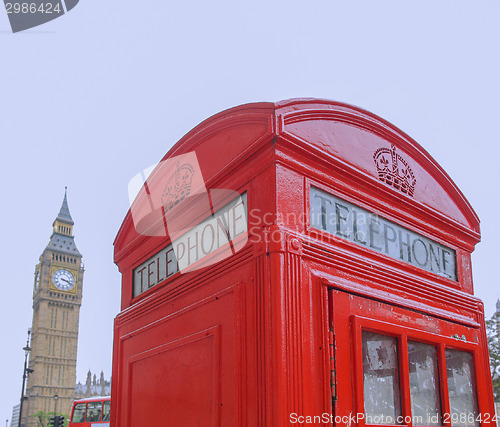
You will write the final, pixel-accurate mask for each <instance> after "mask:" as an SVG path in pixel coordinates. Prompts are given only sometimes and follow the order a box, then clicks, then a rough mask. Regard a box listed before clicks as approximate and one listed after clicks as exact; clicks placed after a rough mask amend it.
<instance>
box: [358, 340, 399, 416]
mask: <svg viewBox="0 0 500 427" xmlns="http://www.w3.org/2000/svg"><path fill="white" fill-rule="evenodd" d="M362 341H363V392H364V399H365V422H366V424H396V420H397V418H398V417H400V416H401V397H400V390H399V369H398V349H397V343H398V341H397V339H396V338H393V337H389V336H386V335H380V334H376V333H373V332H366V331H363V335H362Z"/></svg>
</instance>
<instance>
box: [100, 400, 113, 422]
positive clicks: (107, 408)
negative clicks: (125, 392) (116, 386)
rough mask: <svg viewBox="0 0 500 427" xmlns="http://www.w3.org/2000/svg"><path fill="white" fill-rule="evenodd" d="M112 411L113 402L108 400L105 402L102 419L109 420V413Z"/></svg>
mask: <svg viewBox="0 0 500 427" xmlns="http://www.w3.org/2000/svg"><path fill="white" fill-rule="evenodd" d="M110 412H111V402H110V401H109V400H107V401H106V402H104V405H103V408H102V420H103V421H109V414H110Z"/></svg>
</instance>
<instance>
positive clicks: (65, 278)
mask: <svg viewBox="0 0 500 427" xmlns="http://www.w3.org/2000/svg"><path fill="white" fill-rule="evenodd" d="M73 224H74V223H73V219H72V218H71V214H70V212H69V208H68V200H67V196H66V192H65V193H64V200H63V203H62V206H61V209H60V211H59V214H58V215H57V217H56V219H55V220H54V222H53V224H52V226H53V231H52V235H51V236H50V241H49V244H48V245H47V247H46V248H45V249H44V251H43V253H42V255H41V256H40V259H39V263H38V264H37V265H36V267H35V279H34V284H33V325H32V328H31V330H32V338H31V348H32V350H31V354H30V363H29V368H30V369H33V373H31V374H30V375H29V379H28V385H27V388H26V396H27V401H26V402H25V405H24V408H25V411H24V410H23V418H22V421H23V424H25V425H26V426H38V425H39V424H38V420H37V419H36V417H34V415H35V414H37V413H39V412H46V413H48V412H52V411H55V412H58V413H62V414H69V411H70V408H71V404H72V402H73V399H74V394H75V383H76V353H77V344H78V325H79V318H80V306H81V303H82V284H83V271H84V270H83V265H82V262H81V261H82V255H81V254H80V252H79V251H78V249H77V247H76V245H75V241H74V237H73Z"/></svg>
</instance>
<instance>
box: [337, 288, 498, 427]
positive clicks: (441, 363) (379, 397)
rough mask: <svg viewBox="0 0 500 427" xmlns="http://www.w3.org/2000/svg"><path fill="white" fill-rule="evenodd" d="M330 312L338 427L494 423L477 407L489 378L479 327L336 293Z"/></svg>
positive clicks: (451, 426) (484, 398) (483, 398)
mask: <svg viewBox="0 0 500 427" xmlns="http://www.w3.org/2000/svg"><path fill="white" fill-rule="evenodd" d="M329 307H330V323H331V324H330V329H331V330H332V329H333V333H334V342H335V355H334V367H333V368H332V369H333V370H334V372H335V377H336V381H335V390H333V391H332V394H333V399H334V415H335V420H336V421H337V423H336V424H337V425H344V426H345V425H351V424H357V425H358V426H360V427H364V426H369V425H377V426H380V425H406V426H445V427H473V426H479V425H481V424H489V423H490V421H493V419H492V418H493V416H494V414H488V413H487V408H486V407H484V408H483V407H482V406H484V405H485V403H483V402H487V391H486V390H487V388H486V382H485V378H486V375H489V372H487V371H486V370H485V369H484V366H482V364H481V362H480V361H481V360H484V358H483V357H482V355H480V348H479V345H478V342H479V341H480V340H479V337H480V329H479V325H477V326H476V325H473V324H472V323H474V322H472V321H471V324H470V325H466V324H463V323H462V324H461V323H458V322H454V321H453V320H451V319H447V320H445V319H444V318H438V317H436V316H432V315H430V314H426V313H421V312H419V311H417V310H413V309H409V308H404V307H401V306H397V305H392V304H389V303H387V302H382V301H379V300H376V299H371V298H369V297H366V296H359V295H354V294H350V293H348V292H344V291H340V290H334V289H332V290H330V291H329ZM351 391H352V393H351ZM345 421H347V424H346V423H345Z"/></svg>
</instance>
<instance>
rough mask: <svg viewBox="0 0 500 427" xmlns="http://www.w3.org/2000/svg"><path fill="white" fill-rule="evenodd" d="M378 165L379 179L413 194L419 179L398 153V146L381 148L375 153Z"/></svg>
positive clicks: (374, 158)
mask: <svg viewBox="0 0 500 427" xmlns="http://www.w3.org/2000/svg"><path fill="white" fill-rule="evenodd" d="M373 160H374V161H375V166H377V172H378V179H380V181H382V182H385V183H386V184H388V185H390V186H391V187H394V188H396V189H397V190H399V191H401V192H402V193H404V194H408V195H410V196H413V191H414V190H415V184H416V183H417V180H416V179H415V175H413V171H412V170H411V168H410V166H408V163H407V162H406V160H405V159H403V157H401V156H400V155H399V154H396V147H395V146H394V145H391V148H390V149H389V148H379V149H378V150H377V151H375V154H374V155H373Z"/></svg>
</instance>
